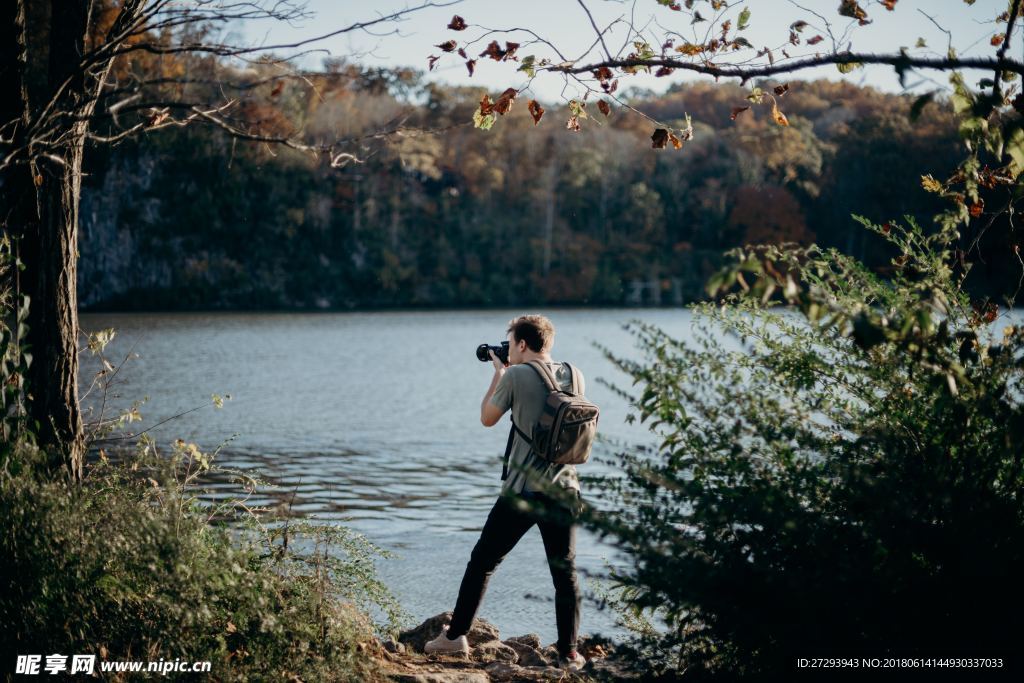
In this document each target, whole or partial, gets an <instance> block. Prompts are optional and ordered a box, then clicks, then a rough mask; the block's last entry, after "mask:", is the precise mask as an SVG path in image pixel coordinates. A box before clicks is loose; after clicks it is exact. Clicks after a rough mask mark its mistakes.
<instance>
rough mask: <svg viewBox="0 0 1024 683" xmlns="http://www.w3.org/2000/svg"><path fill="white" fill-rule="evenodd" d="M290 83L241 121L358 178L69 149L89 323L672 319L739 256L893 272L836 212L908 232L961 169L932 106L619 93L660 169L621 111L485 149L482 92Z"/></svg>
mask: <svg viewBox="0 0 1024 683" xmlns="http://www.w3.org/2000/svg"><path fill="white" fill-rule="evenodd" d="M165 59H166V58H165ZM193 59H195V58H193ZM164 68H169V67H166V66H164ZM178 68H184V67H178ZM197 68H198V67H197V66H195V65H192V66H190V67H189V72H190V73H193V72H194V71H195V70H196V69H197ZM205 68H207V69H210V70H212V71H214V72H217V71H222V70H224V69H226V68H227V67H226V66H224V65H221V64H218V63H216V62H213V61H208V62H207V63H206V65H205ZM303 76H304V79H305V80H306V81H308V83H307V82H298V83H296V82H295V81H292V80H288V81H281V80H277V81H271V82H268V83H267V84H266V85H263V86H260V87H263V88H264V89H266V91H267V92H265V93H260V94H259V95H260V96H258V97H256V96H254V97H253V101H255V102H259V103H260V104H249V105H246V107H245V108H244V109H243V110H242V116H243V117H244V120H245V121H246V123H247V125H249V126H251V127H253V128H255V129H258V130H261V131H267V132H274V133H278V134H289V135H296V134H300V135H302V136H307V137H309V138H314V137H316V136H321V137H324V136H337V137H342V138H349V139H352V140H357V141H360V140H361V138H363V137H364V136H365V139H364V140H362V141H361V144H362V147H363V148H364V149H366V150H367V153H366V155H365V156H366V158H365V159H363V163H361V164H347V165H344V166H340V167H338V166H332V164H331V163H330V160H329V159H328V158H325V157H321V158H319V159H318V158H316V157H314V156H313V155H310V154H308V153H305V152H300V151H295V150H291V149H287V148H281V147H280V146H274V147H271V146H269V145H253V144H248V145H247V144H238V143H237V141H234V140H232V138H231V136H230V134H229V133H226V132H225V131H224V130H222V129H220V128H217V127H203V126H199V125H197V126H193V127H190V128H189V129H188V130H187V131H186V130H184V129H181V130H175V129H170V130H162V131H157V132H153V133H150V134H147V135H144V136H139V137H134V138H129V139H127V140H126V141H124V142H123V143H121V144H118V145H113V146H109V145H104V146H95V147H93V148H90V149H89V150H88V151H87V162H86V163H87V165H88V167H89V168H90V169H91V170H90V173H89V175H88V176H87V177H86V178H85V179H84V181H83V190H82V211H81V231H82V232H81V244H80V253H81V260H80V262H79V274H78V280H79V302H80V305H81V306H82V308H83V309H84V310H130V309H138V308H140V307H141V308H146V309H164V310H176V309H179V310H181V309H351V308H385V307H463V306H468V307H474V306H519V305H601V306H608V305H651V304H655V305H657V304H661V305H680V304H684V303H687V302H691V301H694V300H699V299H700V298H701V297H702V296H703V294H704V292H703V283H704V282H705V281H706V280H707V278H708V277H709V276H710V275H711V273H713V272H714V271H715V270H716V269H717V268H718V267H719V266H720V262H721V258H720V257H721V254H722V253H723V252H724V251H725V250H727V249H729V248H731V247H735V246H739V245H743V244H746V243H751V242H783V241H789V242H795V243H798V244H803V245H807V244H810V243H812V242H816V243H818V244H820V245H824V246H835V247H837V248H838V249H840V250H841V251H843V252H844V253H847V254H849V255H851V256H855V257H857V258H858V259H861V260H863V261H864V262H865V263H867V264H869V265H871V266H872V267H875V268H878V269H879V272H880V273H882V274H884V273H885V270H886V268H889V267H891V266H890V265H889V259H890V258H891V256H892V254H891V253H889V250H888V248H887V246H886V245H885V243H884V241H883V240H880V239H877V238H876V237H875V236H873V235H871V234H870V233H868V232H867V231H865V230H864V229H863V228H861V227H860V226H859V225H858V224H856V223H855V222H854V221H853V219H852V218H851V215H852V214H855V213H856V214H859V215H864V216H866V217H868V218H870V219H872V220H876V221H879V222H885V221H890V220H900V219H902V218H903V217H904V216H907V215H909V216H913V217H915V218H916V219H919V220H920V221H921V222H922V223H925V224H927V223H928V222H929V220H930V219H929V218H928V217H929V216H932V215H934V214H935V213H936V212H937V211H938V210H939V208H940V207H941V206H942V202H941V200H940V199H939V198H938V197H937V196H936V195H935V194H930V193H928V192H926V191H925V190H924V189H922V187H921V177H922V176H923V175H926V174H934V175H935V176H936V177H939V176H943V177H944V176H946V175H948V174H949V173H950V172H951V171H952V170H953V169H954V168H955V167H956V164H957V162H958V160H959V159H960V156H959V155H960V154H961V147H960V142H959V137H958V135H957V130H956V124H955V122H954V120H953V115H952V113H951V112H950V111H949V107H948V106H947V104H946V103H944V102H941V101H937V102H935V103H932V104H930V105H929V106H926V107H924V108H923V110H920V111H913V112H912V111H911V110H912V107H913V103H914V102H915V100H916V97H915V96H911V95H894V94H888V93H883V92H880V91H878V90H876V89H873V88H870V87H858V86H856V85H852V84H849V83H836V82H829V81H812V82H801V81H790V82H787V83H786V84H785V85H786V86H788V88H787V89H786V90H785V95H784V97H780V98H779V100H780V106H781V107H782V108H783V109H784V111H785V112H786V116H787V117H788V121H789V125H788V126H779V125H776V124H775V122H774V121H773V120H772V118H771V115H770V113H769V112H768V111H766V110H765V108H763V107H756V106H755V107H751V108H750V109H749V110H745V111H741V112H739V113H737V114H735V115H733V113H732V112H733V111H734V109H739V108H741V107H742V106H744V105H750V102H748V101H747V99H746V98H747V95H748V93H749V92H750V90H749V88H747V89H745V88H741V87H739V86H738V85H735V84H720V85H716V84H714V83H707V82H701V83H694V84H678V85H674V86H672V87H671V88H670V89H669V90H668V92H667V93H666V94H664V95H655V94H653V93H650V92H644V91H637V92H632V93H627V95H628V98H627V99H626V101H627V102H628V105H629V106H630V107H634V108H635V109H636V110H638V111H640V112H643V113H644V114H647V115H648V116H650V117H652V118H655V119H657V120H661V121H682V120H683V119H684V117H685V116H686V115H687V114H689V115H690V116H691V117H692V120H693V128H694V135H693V139H692V140H690V141H688V142H687V143H685V146H684V147H683V148H682V149H680V150H675V149H672V148H671V147H670V148H669V149H652V145H651V144H650V142H649V137H650V135H651V124H650V123H649V122H648V121H647V120H646V119H644V118H643V117H641V116H638V115H636V114H634V113H633V112H630V111H627V110H626V109H625V108H624V107H616V108H614V109H612V111H611V112H610V114H609V115H608V116H607V117H606V116H604V115H602V113H601V112H599V111H597V109H596V108H595V107H591V109H592V110H593V111H591V112H590V115H589V117H588V118H586V119H584V120H583V123H582V126H581V130H580V131H578V132H571V131H566V130H565V126H564V124H563V122H564V121H565V119H566V117H567V116H568V111H567V109H566V108H565V107H562V108H561V110H559V109H558V108H557V107H555V106H549V109H550V110H551V111H549V112H548V113H547V115H546V116H545V118H543V119H542V120H541V122H540V123H539V124H537V125H536V128H537V129H534V128H535V124H534V122H533V119H532V118H531V117H530V115H529V114H528V113H527V111H526V107H525V105H523V104H517V105H515V107H514V108H513V109H512V111H511V112H510V113H509V115H508V116H505V117H502V119H501V120H500V121H499V122H498V123H497V124H496V125H495V126H494V127H493V128H492V129H491V130H489V131H482V130H479V129H475V128H474V127H473V126H472V123H471V121H472V117H473V112H474V110H475V109H476V107H477V102H478V100H479V99H480V97H481V91H480V90H478V89H474V88H456V87H445V86H441V85H437V84H435V83H429V82H427V81H425V80H424V77H423V74H422V73H421V72H417V71H415V70H411V69H408V70H407V69H392V70H382V69H368V68H363V67H360V66H359V65H357V64H349V63H345V62H344V61H341V60H336V61H333V62H332V61H328V62H327V63H326V65H325V68H324V69H323V70H322V71H320V72H318V73H305V74H303ZM209 80H210V81H211V82H212V81H214V80H217V79H214V78H212V77H211V79H209ZM221 80H224V78H223V77H222V78H221ZM310 84H312V85H310ZM760 85H761V87H763V88H764V89H765V90H767V89H769V88H770V87H775V86H776V85H777V83H776V82H775V81H766V82H763V83H761V84H760ZM190 87H203V86H201V85H200V86H190ZM492 95H493V93H492ZM585 113H586V112H585ZM915 115H916V117H915ZM300 127H301V128H300ZM395 128H398V129H399V130H400V132H399V134H397V135H392V136H387V137H386V138H382V139H377V138H375V136H374V135H373V134H374V133H376V132H377V131H379V130H382V129H383V130H390V129H395ZM403 131H408V132H403ZM968 237H970V236H965V239H967V238H968ZM1010 239H1011V235H1010V233H1009V232H1008V231H1007V229H1006V227H1005V226H1003V225H1002V223H1000V224H999V226H998V227H996V228H993V229H992V230H990V231H989V232H988V233H987V234H986V235H985V239H984V241H983V242H981V244H980V252H979V253H981V255H982V260H983V261H987V263H984V262H983V263H979V264H977V270H976V272H975V274H974V275H972V279H971V281H970V282H969V286H971V287H974V288H975V290H976V291H979V292H982V293H984V294H987V295H991V296H993V297H995V296H997V295H999V294H1003V293H1006V292H1004V291H1003V289H1005V287H1006V284H1007V283H1008V282H1012V281H1014V280H1015V277H1013V272H1012V270H1011V269H1012V268H1013V267H1014V265H1015V264H1014V263H1012V262H1007V261H1006V259H999V258H994V259H985V258H984V257H985V256H986V255H987V254H1000V253H1005V249H1006V245H1007V241H1008V240H1010Z"/></svg>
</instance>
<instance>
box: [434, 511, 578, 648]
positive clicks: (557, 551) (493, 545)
mask: <svg viewBox="0 0 1024 683" xmlns="http://www.w3.org/2000/svg"><path fill="white" fill-rule="evenodd" d="M570 493H571V492H570ZM524 508H527V509H524ZM579 510H580V504H579V496H578V494H577V495H576V502H575V503H570V504H568V505H567V504H565V503H560V502H556V501H555V500H553V499H551V498H549V497H547V496H544V495H542V494H539V493H533V494H530V493H527V494H525V495H521V496H513V497H507V496H502V497H500V498H498V501H497V502H496V503H495V504H494V507H493V508H491V513H490V514H489V515H487V522H486V523H485V524H484V528H483V531H481V532H480V540H478V541H477V542H476V547H474V548H473V554H472V555H470V558H469V564H467V565H466V573H465V575H464V576H463V577H462V585H461V586H460V587H459V599H458V601H457V602H456V603H455V612H454V614H452V622H451V625H450V626H449V627H448V637H449V638H457V637H458V636H461V635H465V634H466V633H467V632H469V627H470V626H471V625H472V623H473V617H474V616H476V611H477V608H478V607H479V606H480V601H481V600H483V597H484V592H485V591H486V590H487V581H488V580H489V579H490V578H491V574H493V573H494V570H495V569H497V567H498V565H499V564H501V561H502V560H503V559H505V556H506V555H508V553H509V552H510V551H511V550H512V548H514V547H515V545H516V543H518V542H519V539H521V538H522V537H523V534H525V533H526V532H527V531H529V530H530V527H532V526H533V525H534V524H537V525H538V526H539V527H540V535H541V538H542V539H543V540H544V552H545V553H546V554H547V556H548V567H549V568H550V569H551V579H552V581H554V584H555V621H556V623H557V625H558V652H559V654H560V655H562V656H565V655H567V654H568V653H569V652H570V651H571V650H574V649H576V636H577V633H578V630H579V623H580V589H579V584H578V583H577V581H576V525H575V524H574V522H575V521H576V518H577V517H578V516H579Z"/></svg>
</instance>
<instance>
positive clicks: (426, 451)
mask: <svg viewBox="0 0 1024 683" xmlns="http://www.w3.org/2000/svg"><path fill="white" fill-rule="evenodd" d="M529 312H534V311H529ZM540 312H542V313H545V314H546V315H548V316H549V317H550V318H551V319H552V321H553V322H554V324H555V328H556V337H555V345H554V349H553V352H552V356H553V357H554V359H555V360H567V361H569V362H571V363H574V364H575V365H576V366H577V367H578V368H579V369H580V370H581V371H582V372H583V373H584V375H585V377H586V380H587V396H588V398H590V399H591V400H593V401H594V402H595V403H597V404H598V405H599V406H600V407H601V423H600V431H601V434H602V437H604V438H606V439H609V440H610V441H611V442H610V443H609V442H602V443H600V444H598V446H597V448H596V449H595V453H594V458H593V460H592V462H591V463H588V464H587V465H585V466H583V467H581V469H580V474H581V476H583V477H585V476H587V475H593V474H597V473H601V472H602V471H606V470H605V468H606V467H608V465H607V461H608V460H609V459H610V457H611V456H612V455H613V453H614V452H615V451H616V449H617V448H619V447H620V446H619V444H628V443H645V444H650V443H652V439H651V436H650V435H649V434H648V433H647V432H646V430H645V428H644V427H642V426H640V425H636V424H633V425H629V424H626V422H625V417H626V415H627V413H628V412H629V406H628V405H627V402H626V401H625V400H624V399H622V398H621V397H619V396H618V395H617V394H615V393H614V392H613V391H612V390H611V389H609V388H608V387H607V386H605V385H604V384H602V383H601V382H600V380H602V379H603V380H605V381H608V382H611V383H612V384H616V385H619V386H621V387H623V388H627V389H628V388H629V384H630V380H629V378H628V376H626V375H624V374H623V373H621V372H619V371H617V370H616V369H615V368H614V367H613V366H612V365H611V363H610V362H609V361H607V360H606V359H605V358H604V357H603V355H602V353H601V351H600V350H599V349H597V348H595V346H594V343H595V342H597V343H600V344H602V345H604V346H607V347H608V348H610V349H612V350H613V351H614V352H615V353H617V354H619V355H621V356H624V357H630V358H635V359H638V358H639V353H638V351H637V350H636V349H635V345H634V340H633V337H632V336H631V335H630V334H629V333H628V332H626V331H624V330H623V329H622V325H623V324H624V323H626V322H628V321H629V320H631V319H634V318H636V319H640V320H643V321H644V322H648V323H651V324H654V325H658V326H660V327H662V328H663V329H665V330H666V331H668V332H670V333H671V334H673V335H674V336H677V337H684V338H688V337H689V335H690V313H689V312H688V311H686V310H683V309H600V310H578V309H558V310H550V311H540ZM519 313H521V311H512V310H483V311H481V310H475V311H455V312H453V311H429V312H360V313H308V314H307V313H156V314H150V313H141V314H100V313H85V314H82V315H81V316H80V324H81V327H82V329H83V330H84V331H86V332H95V331H98V330H101V329H104V328H108V327H112V328H114V329H115V330H116V331H117V336H116V337H115V339H114V340H113V341H112V342H111V343H110V344H109V345H108V347H107V349H106V351H105V355H106V356H107V358H108V359H109V360H110V361H111V362H112V363H114V364H115V365H117V364H118V363H119V362H120V361H121V360H122V359H123V358H124V357H125V355H126V354H128V353H129V352H130V351H131V352H132V353H134V354H138V357H137V358H136V357H132V358H131V359H130V360H128V361H127V362H126V363H125V364H124V367H123V368H122V369H121V370H120V371H119V373H118V375H117V381H118V384H117V386H116V387H115V388H114V389H113V390H112V392H111V393H110V394H108V396H107V416H108V417H109V416H110V415H111V414H114V412H115V411H116V409H117V408H123V407H127V406H129V405H130V404H131V402H132V401H133V400H136V399H142V398H143V397H144V396H149V397H150V399H149V401H148V402H147V403H145V404H144V405H143V406H142V407H141V408H140V412H141V413H142V415H143V418H144V419H143V422H142V423H141V424H142V427H139V423H134V424H132V425H130V426H131V427H133V428H134V431H138V430H139V429H142V428H147V427H150V426H152V425H155V424H156V423H158V422H160V421H161V420H164V419H166V418H169V417H171V416H174V415H178V414H179V413H183V412H185V411H188V410H190V409H192V408H195V407H197V406H203V405H204V404H209V403H210V395H211V394H214V393H216V394H220V395H226V394H230V395H231V400H230V401H226V402H225V403H224V407H223V408H222V409H219V410H218V409H215V408H214V407H213V406H212V405H209V406H207V407H204V408H202V409H200V410H196V411H194V412H191V413H188V414H186V415H183V416H181V417H178V418H176V419H174V420H171V421H169V422H167V423H165V424H163V425H160V426H158V427H156V428H155V429H153V430H152V431H151V432H150V434H151V435H152V436H153V437H154V438H155V439H156V440H157V442H158V444H159V445H161V446H166V445H167V444H170V443H171V442H173V441H174V440H175V439H178V438H181V439H185V440H186V441H190V442H195V443H197V444H198V445H199V446H200V447H201V448H202V449H203V450H204V451H207V452H209V451H212V450H214V449H215V448H216V447H217V446H219V445H221V444H223V443H224V442H225V441H229V443H227V444H226V445H225V446H224V447H223V449H222V450H221V452H220V455H219V456H218V462H219V463H220V464H221V465H224V466H227V467H233V468H251V469H258V470H260V472H261V473H262V474H263V476H265V478H267V479H269V480H271V481H273V482H275V483H276V484H278V485H279V486H280V487H281V488H280V489H279V490H277V491H273V490H271V491H262V492H261V495H260V496H258V497H257V498H256V499H254V501H253V502H254V504H257V505H274V504H276V503H278V502H279V501H281V500H284V499H288V498H291V496H292V494H293V492H294V502H293V506H292V508H293V510H294V511H297V512H300V513H302V514H307V515H314V516H316V517H317V518H319V519H323V520H337V521H338V523H345V524H347V525H348V526H350V527H352V528H354V529H356V530H358V531H360V532H362V533H363V534H365V535H366V536H367V537H368V538H369V539H370V540H371V541H373V542H375V543H376V544H378V545H380V546H381V547H383V548H386V549H388V550H390V551H393V552H394V553H395V555H396V557H394V558H392V559H388V560H381V561H379V562H378V570H379V574H380V575H381V577H382V578H383V579H384V581H385V582H386V583H387V584H388V585H389V586H390V587H391V589H392V590H393V591H394V593H395V594H396V595H397V597H398V598H399V600H400V602H401V603H402V606H403V607H404V608H405V609H406V610H407V611H408V612H409V613H411V615H412V617H413V620H414V621H415V622H416V623H418V622H419V621H420V620H422V619H424V618H426V617H428V616H431V615H434V614H436V613H438V612H442V611H445V610H449V609H451V608H452V607H453V606H454V603H455V597H456V594H457V592H458V586H459V582H460V580H461V579H462V573H463V571H464V569H465V566H466V562H467V561H468V560H469V554H470V551H471V550H472V547H473V544H474V543H475V542H476V539H477V537H478V535H479V531H480V529H481V528H482V526H483V523H484V520H485V518H486V516H487V512H488V511H489V510H490V507H491V506H492V505H493V503H494V500H495V498H496V497H497V495H498V492H499V490H500V475H501V464H500V458H501V455H502V453H503V452H504V448H505V442H506V438H507V435H508V425H509V422H508V418H507V417H505V418H503V419H502V421H501V422H500V423H499V424H498V425H497V426H496V427H494V428H491V429H487V428H485V427H483V426H482V425H481V424H480V420H479V414H480V401H481V399H482V398H483V395H484V393H485V391H486V390H487V387H488V385H489V383H490V379H491V375H492V372H493V369H492V367H491V365H490V363H481V362H480V361H478V360H477V359H476V355H475V349H476V347H477V345H478V344H480V343H483V342H488V343H491V344H497V343H499V342H500V341H501V340H503V339H504V338H505V329H506V326H507V323H508V321H509V319H510V318H512V317H513V316H515V315H517V314H519ZM81 365H82V367H81V371H80V376H79V382H80V386H81V391H82V392H84V391H85V390H86V389H87V388H88V386H89V384H90V382H91V381H92V378H93V375H94V374H95V372H96V371H97V369H98V363H97V359H96V358H95V357H92V356H90V355H89V354H88V353H86V354H83V355H82V357H81ZM97 398H98V396H97V395H96V392H95V391H94V392H93V395H92V396H90V397H89V398H88V399H87V400H86V401H84V402H83V404H84V405H90V404H95V399H97ZM232 437H233V438H232ZM583 486H584V496H586V494H587V487H586V482H585V481H584V484H583ZM224 495H226V492H225V491H224V490H218V489H217V487H216V486H214V487H213V489H212V490H211V491H210V493H209V494H208V497H209V498H210V499H215V498H218V497H222V496H224ZM614 558H615V552H614V550H613V549H612V548H610V547H609V546H606V545H604V544H602V543H600V542H598V541H597V540H596V539H595V538H593V537H591V536H589V535H587V534H581V535H580V538H579V540H578V547H577V566H578V567H579V569H580V572H581V587H582V588H583V590H584V592H588V587H587V578H586V576H585V575H586V574H587V573H595V572H596V573H600V572H602V571H603V569H604V566H605V562H606V560H611V561H614ZM527 596H529V597H527ZM553 596H554V590H553V588H552V586H551V577H550V574H549V573H548V568H547V563H546V560H545V558H544V552H543V547H542V544H541V539H540V534H539V533H538V531H537V530H536V528H534V529H533V530H531V531H530V532H529V533H528V534H527V535H526V536H525V537H524V538H523V540H522V541H521V542H520V543H519V545H518V546H517V547H516V548H515V550H514V551H513V552H512V553H511V554H510V555H509V557H508V558H507V559H506V560H505V562H504V563H503V564H502V565H501V566H500V567H499V569H498V571H497V572H496V573H495V575H494V577H493V578H492V579H491V582H490V585H489V588H488V593H487V596H486V598H485V599H484V603H483V605H482V607H481V610H480V612H479V614H478V616H479V617H482V618H484V619H487V620H489V621H491V622H493V623H494V624H496V625H497V626H498V627H499V628H500V629H501V632H502V634H503V636H512V635H521V634H525V633H538V634H540V636H541V638H542V639H543V640H544V642H553V641H554V640H555V623H554V605H553V602H552V600H553ZM594 632H602V633H606V634H613V633H615V632H617V631H616V629H615V627H614V619H613V616H612V615H610V614H607V613H602V612H599V611H598V610H597V609H596V608H595V606H594V605H593V604H592V603H590V602H587V601H585V603H584V606H583V618H582V623H581V633H594Z"/></svg>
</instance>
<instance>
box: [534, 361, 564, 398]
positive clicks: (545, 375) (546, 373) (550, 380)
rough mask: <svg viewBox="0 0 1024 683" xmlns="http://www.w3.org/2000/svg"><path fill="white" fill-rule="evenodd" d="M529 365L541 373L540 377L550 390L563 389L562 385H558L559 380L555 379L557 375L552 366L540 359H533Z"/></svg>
mask: <svg viewBox="0 0 1024 683" xmlns="http://www.w3.org/2000/svg"><path fill="white" fill-rule="evenodd" d="M527 365H529V366H530V367H531V368H533V369H534V370H535V371H536V372H537V374H538V375H540V379H541V381H542V382H544V386H546V387H547V388H548V391H561V387H559V386H558V382H557V381H556V380H555V375H554V373H552V372H551V368H549V367H548V366H546V365H544V363H543V362H541V361H539V360H531V361H530V362H529V363H527Z"/></svg>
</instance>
